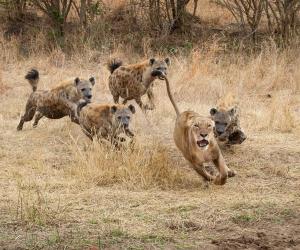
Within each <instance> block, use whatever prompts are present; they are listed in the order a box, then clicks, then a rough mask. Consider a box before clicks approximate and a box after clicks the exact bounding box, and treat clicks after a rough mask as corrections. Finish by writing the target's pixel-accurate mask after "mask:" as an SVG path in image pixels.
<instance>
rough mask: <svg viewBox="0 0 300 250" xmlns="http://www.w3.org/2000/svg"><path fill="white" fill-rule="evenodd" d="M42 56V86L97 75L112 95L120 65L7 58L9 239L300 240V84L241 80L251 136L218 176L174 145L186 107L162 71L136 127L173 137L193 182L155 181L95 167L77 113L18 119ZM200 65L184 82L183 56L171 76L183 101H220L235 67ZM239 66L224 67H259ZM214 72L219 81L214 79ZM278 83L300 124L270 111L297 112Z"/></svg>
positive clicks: (156, 243)
mask: <svg viewBox="0 0 300 250" xmlns="http://www.w3.org/2000/svg"><path fill="white" fill-rule="evenodd" d="M253 65H255V62H254V63H253ZM32 66H34V67H37V68H38V69H39V70H40V72H41V82H40V85H39V88H40V89H42V88H46V87H49V86H53V84H54V83H56V82H57V81H59V80H62V79H64V78H65V76H68V77H73V76H77V74H79V75H80V76H84V77H89V76H90V75H95V77H96V79H97V83H96V87H95V97H94V100H95V101H97V102H111V100H112V98H111V96H110V94H109V91H108V88H107V77H108V71H107V70H106V69H104V67H102V66H101V67H99V66H98V65H97V66H95V65H92V64H83V63H76V62H75V63H74V62H73V63H67V62H66V63H64V64H63V65H56V64H53V63H52V62H49V61H48V62H45V61H43V60H42V59H32V60H31V61H25V62H23V61H22V62H18V63H14V64H10V65H6V66H5V68H4V69H3V72H2V73H3V74H2V82H3V84H4V86H6V87H5V91H2V94H1V99H0V139H1V144H0V248H1V249H94V250H95V249H98V248H99V249H300V185H299V184H300V179H299V178H300V130H299V128H300V126H299V115H300V102H299V98H300V95H299V92H297V91H292V93H291V94H289V95H288V96H287V97H286V96H285V92H282V93H281V92H276V91H274V92H272V97H271V98H269V99H270V100H269V99H268V98H265V97H260V95H259V94H258V93H261V94H262V96H263V95H264V94H265V93H266V92H264V91H261V92H259V91H258V92H251V91H248V92H245V93H243V92H240V93H242V94H241V98H240V99H241V101H240V102H241V110H242V115H241V119H242V126H243V127H244V129H245V131H246V133H247V136H248V139H247V140H246V141H245V143H243V144H242V145H239V146H235V147H233V148H231V149H227V150H223V153H224V156H225V159H226V161H227V163H228V166H230V167H231V168H233V169H235V170H236V171H237V173H238V174H237V176H236V177H234V178H232V179H229V180H228V182H227V184H226V185H224V186H220V187H219V186H214V185H213V184H211V185H209V186H208V187H207V186H206V185H204V184H203V181H202V180H201V178H199V176H197V174H196V173H195V172H193V170H191V169H190V168H188V166H187V164H186V162H185V161H184V160H183V158H182V157H181V155H180V153H179V152H178V151H177V149H176V148H175V147H174V145H173V141H172V129H173V124H174V119H175V116H174V111H173V110H172V107H171V105H170V103H169V101H168V99H167V98H166V92H165V86H164V85H162V84H160V83H157V84H156V86H155V93H156V96H157V98H156V106H157V109H156V110H155V111H153V112H150V113H149V114H148V115H147V117H146V118H145V116H144V115H143V114H142V113H141V111H140V110H138V112H137V114H136V117H135V121H134V123H133V128H134V131H135V133H136V136H137V139H138V141H139V143H140V144H143V145H146V146H147V145H148V144H147V143H148V141H149V145H150V147H151V145H153V143H152V141H155V142H158V143H159V144H160V145H161V147H162V149H161V150H162V151H163V152H162V153H164V154H165V157H166V162H168V166H167V168H168V171H171V172H172V171H179V175H180V178H181V180H182V183H178V182H177V181H176V180H174V181H170V182H168V183H169V184H168V185H167V184H166V185H163V184H162V185H156V181H155V180H152V179H151V181H152V182H151V183H153V186H151V185H152V184H151V183H150V184H151V185H150V186H149V185H148V186H145V187H144V186H142V184H141V182H142V181H137V182H132V183H131V182H130V181H127V182H128V183H126V181H123V182H119V181H116V182H115V183H114V182H113V181H111V180H112V179H105V177H101V178H102V179H101V180H102V181H99V180H97V179H96V178H93V175H97V174H98V173H96V172H95V173H93V174H92V175H90V176H89V177H88V178H86V177H84V176H86V175H85V174H86V172H87V171H88V169H87V168H86V165H82V166H80V165H78V164H79V161H78V159H77V157H76V156H75V154H78V155H84V154H86V153H87V152H86V151H88V150H89V145H90V142H89V141H88V139H87V138H85V136H84V135H83V133H82V132H81V130H80V128H79V127H78V126H77V125H76V124H72V123H71V122H70V121H69V119H68V118H64V119H61V120H48V119H42V120H41V122H40V124H39V126H38V127H37V128H35V129H33V128H32V126H31V125H32V124H31V123H26V124H25V126H24V130H23V131H20V132H17V131H16V126H17V124H18V121H19V118H20V115H21V113H22V112H23V110H24V106H25V102H26V98H27V97H28V95H29V93H30V91H31V90H30V87H29V85H28V83H27V82H26V81H25V79H24V75H25V73H26V71H27V70H28V69H30V68H31V67H32ZM184 67H187V66H184ZM199 67H200V68H199V70H198V71H199V72H200V73H199V74H197V75H196V76H195V78H193V79H185V81H184V84H187V83H188V82H191V85H190V87H186V88H182V84H180V83H179V82H180V81H182V79H181V80H180V79H179V80H178V79H177V78H176V77H175V75H176V74H179V75H180V74H181V73H182V72H185V71H184V70H185V68H184V69H183V68H181V67H180V64H179V63H175V64H174V68H173V70H172V72H171V73H170V76H171V80H172V83H174V85H173V86H174V92H175V97H176V99H177V100H178V102H179V106H180V107H181V109H182V110H184V109H193V110H196V111H198V112H202V113H205V112H206V113H208V111H209V108H210V107H211V106H212V105H213V104H214V103H216V100H217V95H216V93H215V92H214V91H215V90H214V89H215V88H216V86H217V84H222V81H223V80H224V79H223V80H222V79H221V78H219V77H220V75H222V73H221V71H218V70H219V69H215V71H213V72H212V71H210V69H212V68H213V66H211V67H210V66H205V65H204V64H201V65H200V66H199ZM215 67H218V66H215ZM253 67H254V66H253ZM212 70H214V69H212ZM230 70H231V69H230V68H227V69H224V72H225V71H226V72H227V75H228V79H231V78H234V79H236V80H240V81H245V82H247V81H250V80H248V78H249V79H250V78H251V77H250V74H255V73H253V72H250V70H247V69H243V70H244V71H243V70H242V69H237V70H236V72H240V74H235V73H234V75H232V74H233V73H232V71H230ZM217 72H219V73H217ZM243 73H244V74H245V75H244V76H243V75H242V74H243ZM272 74H274V73H272V72H268V75H269V76H270V77H271V75H272ZM172 76H173V77H172ZM240 77H241V78H240ZM183 79H184V76H183ZM241 79H242V80H241ZM218 80H220V82H221V83H219V81H218ZM269 80H270V79H269ZM279 80H280V79H279ZM205 81H208V82H209V85H203V84H202V82H205ZM224 81H225V80H224ZM266 81H267V80H266ZM298 81H299V78H298ZM193 82H199V85H193V84H192V83H193ZM201 84H202V85H201ZM203 86H204V88H205V89H204V90H203V89H202V87H203ZM207 86H209V87H208V88H207ZM218 86H219V85H218ZM226 86H227V89H225V90H228V89H229V88H230V85H226ZM228 86H229V87H228ZM6 88H8V89H6ZM224 88H225V87H224ZM224 88H223V90H224ZM223 92H224V91H223ZM277 93H280V94H279V96H282V99H283V101H286V100H290V102H289V110H290V111H289V112H290V114H291V116H292V117H293V124H292V127H291V129H288V131H285V129H283V128H282V127H281V125H280V124H281V123H280V124H279V125H278V126H277V125H276V124H275V123H271V122H270V121H271V120H272V119H273V120H276V122H280V121H281V119H283V120H284V119H287V118H286V116H284V115H280V114H277V109H279V108H280V106H281V104H280V103H277V104H276V105H278V106H276V105H275V109H274V105H273V104H272V103H273V100H274V98H275V97H273V96H275V95H276V94H277ZM282 99H280V100H282ZM133 104H134V102H133ZM272 105H273V106H272ZM273 113H274V116H273V118H272V114H273ZM274 124H275V125H276V126H275V125H274ZM273 125H274V126H273ZM74 145H76V147H77V146H78V149H77V150H78V151H77V152H76V151H74ZM151 150H152V149H151V148H149V152H150V151H151ZM153 151H155V149H154V148H153ZM155 152H156V151H155ZM103 157H105V156H103ZM132 157H133V156H132ZM146 157H147V153H146V152H145V153H144V154H141V158H140V162H143V161H144V158H146ZM95 164H96V163H95ZM157 166H159V164H158V163H157V164H153V166H151V167H152V168H153V169H154V170H155V169H156V167H157ZM74 168H75V169H76V171H75V170H74ZM178 169H179V170H178ZM157 171H159V170H157ZM154 172H155V171H154ZM129 174H130V173H129ZM117 177H118V176H117ZM117 177H116V178H117ZM142 177H143V178H145V180H146V177H147V176H142ZM103 180H104V181H103ZM105 180H107V183H105ZM118 180H119V179H118ZM170 183H171V184H170ZM145 185H146V184H145Z"/></svg>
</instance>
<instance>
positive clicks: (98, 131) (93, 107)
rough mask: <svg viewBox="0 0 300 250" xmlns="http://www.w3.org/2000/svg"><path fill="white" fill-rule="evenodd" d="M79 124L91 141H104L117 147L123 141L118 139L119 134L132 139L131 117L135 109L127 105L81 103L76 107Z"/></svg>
mask: <svg viewBox="0 0 300 250" xmlns="http://www.w3.org/2000/svg"><path fill="white" fill-rule="evenodd" d="M78 110H79V122H80V126H81V128H82V130H83V132H84V133H85V134H86V136H87V137H88V138H89V139H91V140H93V139H94V138H97V139H105V140H107V141H110V142H111V143H112V144H113V145H115V146H118V144H119V142H122V141H124V140H125V139H124V138H120V137H119V135H120V134H121V133H123V132H124V133H125V134H126V135H127V136H129V137H130V138H132V137H133V136H134V134H133V133H132V132H131V130H130V123H131V120H132V115H133V114H134V113H135V107H134V106H133V105H131V104H130V105H129V106H128V107H127V106H125V105H110V104H97V103H91V104H87V105H86V103H82V104H80V105H79V106H78Z"/></svg>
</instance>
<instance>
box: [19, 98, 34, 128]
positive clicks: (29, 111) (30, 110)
mask: <svg viewBox="0 0 300 250" xmlns="http://www.w3.org/2000/svg"><path fill="white" fill-rule="evenodd" d="M35 111H36V106H31V105H30V104H29V103H27V105H26V110H25V114H24V115H23V116H22V117H21V120H20V122H19V125H18V127H17V130H22V129H23V125H24V122H29V121H31V120H32V118H33V117H34V114H35Z"/></svg>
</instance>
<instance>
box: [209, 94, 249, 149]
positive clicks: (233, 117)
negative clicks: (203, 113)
mask: <svg viewBox="0 0 300 250" xmlns="http://www.w3.org/2000/svg"><path fill="white" fill-rule="evenodd" d="M210 115H211V118H212V120H213V121H214V122H215V128H214V132H215V136H216V138H217V139H218V141H219V142H221V143H224V144H226V145H233V144H241V143H242V142H243V141H245V140H246V138H247V137H246V135H245V133H244V131H243V130H242V128H241V126H240V119H239V115H240V110H239V108H238V102H237V99H236V97H235V96H234V95H233V94H232V93H229V94H227V95H226V96H224V97H223V98H221V99H220V100H219V101H218V105H217V107H216V108H212V109H211V110H210Z"/></svg>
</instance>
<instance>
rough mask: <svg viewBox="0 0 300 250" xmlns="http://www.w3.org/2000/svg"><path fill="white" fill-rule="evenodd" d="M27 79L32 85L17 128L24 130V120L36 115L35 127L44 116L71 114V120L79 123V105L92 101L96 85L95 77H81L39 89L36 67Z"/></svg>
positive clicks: (26, 120) (56, 117)
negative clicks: (86, 78)
mask: <svg viewBox="0 0 300 250" xmlns="http://www.w3.org/2000/svg"><path fill="white" fill-rule="evenodd" d="M25 79H27V80H28V81H29V83H30V85H31V87H32V93H31V94H30V96H29V98H28V100H27V103H26V108H25V113H24V115H23V116H22V117H21V120H20V123H19V125H18V127H17V130H22V128H23V124H24V122H28V121H31V120H32V118H33V117H34V115H35V118H34V123H33V127H36V126H37V125H38V122H39V120H40V119H41V118H42V117H44V116H45V117H47V118H50V119H60V118H62V117H65V116H69V117H70V118H71V121H73V122H75V123H79V120H78V114H77V106H78V104H79V103H80V102H81V101H84V102H90V101H91V98H92V88H93V86H94V85H95V79H94V77H91V78H90V79H89V80H84V79H79V78H78V77H77V78H75V79H74V80H68V81H64V82H61V83H59V84H58V85H57V86H56V87H54V88H52V89H50V90H37V85H38V82H39V72H38V71H37V70H35V69H32V70H31V71H29V72H28V73H27V74H26V76H25Z"/></svg>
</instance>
